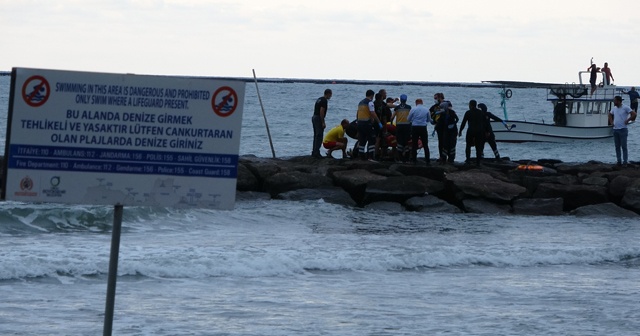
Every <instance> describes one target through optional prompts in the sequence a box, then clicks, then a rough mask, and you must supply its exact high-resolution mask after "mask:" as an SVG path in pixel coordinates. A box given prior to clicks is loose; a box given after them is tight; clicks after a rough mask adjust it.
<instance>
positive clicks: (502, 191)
mask: <svg viewBox="0 0 640 336" xmlns="http://www.w3.org/2000/svg"><path fill="white" fill-rule="evenodd" d="M446 179H447V181H449V182H451V183H452V184H453V186H454V188H455V189H457V190H458V191H460V193H462V194H463V195H462V196H460V195H459V193H456V195H458V196H457V198H459V199H460V200H462V199H464V198H468V197H471V198H483V199H487V200H492V201H497V202H501V203H508V202H510V201H511V200H512V199H514V198H516V197H518V196H520V195H521V194H523V193H524V192H526V191H527V190H526V189H525V188H524V187H522V186H519V185H517V184H513V183H507V182H504V181H500V180H498V179H496V178H493V177H492V176H490V175H489V174H487V173H483V172H481V171H478V170H473V171H466V172H455V173H451V174H448V175H447V177H446Z"/></svg>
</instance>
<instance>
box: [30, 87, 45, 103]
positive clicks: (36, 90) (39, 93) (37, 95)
mask: <svg viewBox="0 0 640 336" xmlns="http://www.w3.org/2000/svg"><path fill="white" fill-rule="evenodd" d="M46 91H47V90H46V89H45V87H44V85H43V84H42V83H41V84H38V85H34V86H33V91H31V93H29V94H28V95H26V96H25V98H27V99H29V100H31V101H34V102H39V101H42V100H43V99H45V98H46V97H47V96H46V95H45V93H46Z"/></svg>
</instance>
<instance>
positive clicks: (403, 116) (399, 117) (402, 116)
mask: <svg viewBox="0 0 640 336" xmlns="http://www.w3.org/2000/svg"><path fill="white" fill-rule="evenodd" d="M409 112H411V105H407V95H406V94H402V95H400V105H398V106H396V108H395V109H394V111H393V115H392V116H391V121H393V119H395V120H396V141H397V144H396V155H397V156H398V158H396V160H401V161H402V162H407V160H408V159H409V146H408V144H409V138H411V122H409V120H408V118H409Z"/></svg>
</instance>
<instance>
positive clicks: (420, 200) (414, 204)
mask: <svg viewBox="0 0 640 336" xmlns="http://www.w3.org/2000/svg"><path fill="white" fill-rule="evenodd" d="M404 206H405V207H406V208H407V210H409V211H418V212H429V213H461V212H462V210H460V209H459V208H458V207H456V206H454V205H452V204H449V203H447V202H445V201H443V200H442V199H440V198H438V197H435V196H431V195H425V196H420V197H412V198H410V199H408V200H407V201H406V202H405V203H404Z"/></svg>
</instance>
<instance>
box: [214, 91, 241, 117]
mask: <svg viewBox="0 0 640 336" xmlns="http://www.w3.org/2000/svg"><path fill="white" fill-rule="evenodd" d="M211 107H213V112H215V113H216V114H217V115H219V116H221V117H228V116H230V115H231V114H232V113H233V112H234V111H235V110H236V108H237V107H238V94H237V93H236V91H235V90H234V89H232V88H230V87H228V86H223V87H221V88H219V89H217V90H216V92H214V93H213V97H212V98H211Z"/></svg>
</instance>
